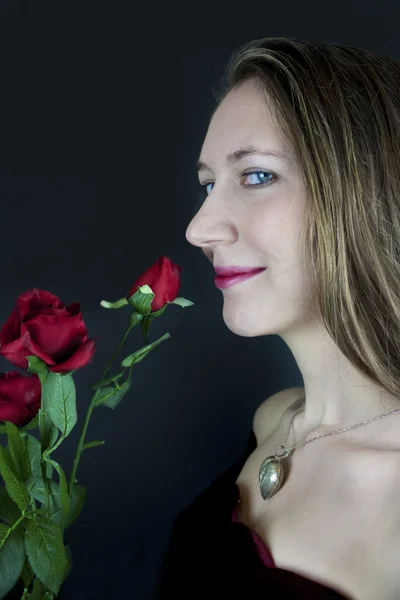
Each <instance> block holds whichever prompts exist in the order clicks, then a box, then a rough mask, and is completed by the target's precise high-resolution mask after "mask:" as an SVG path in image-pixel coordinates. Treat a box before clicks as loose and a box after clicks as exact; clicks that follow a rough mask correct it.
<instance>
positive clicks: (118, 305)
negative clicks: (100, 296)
mask: <svg viewBox="0 0 400 600" xmlns="http://www.w3.org/2000/svg"><path fill="white" fill-rule="evenodd" d="M127 304H128V300H127V299H126V298H120V299H119V300H116V301H115V302H108V301H107V300H102V301H101V302H100V306H102V307H103V308H121V307H122V306H126V305H127Z"/></svg>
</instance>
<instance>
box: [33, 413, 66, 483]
mask: <svg viewBox="0 0 400 600" xmlns="http://www.w3.org/2000/svg"><path fill="white" fill-rule="evenodd" d="M49 423H50V419H49ZM53 427H54V426H53ZM54 431H55V432H56V435H58V430H57V429H56V428H55V427H54ZM26 444H27V450H28V457H29V462H30V466H31V470H30V475H31V477H42V466H41V460H42V450H41V445H40V442H39V440H38V439H36V438H35V437H34V436H33V435H29V434H27V436H26ZM46 476H47V477H48V478H49V479H51V478H52V476H53V467H52V466H51V465H49V464H48V463H46Z"/></svg>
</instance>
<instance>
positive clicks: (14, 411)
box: [0, 400, 29, 426]
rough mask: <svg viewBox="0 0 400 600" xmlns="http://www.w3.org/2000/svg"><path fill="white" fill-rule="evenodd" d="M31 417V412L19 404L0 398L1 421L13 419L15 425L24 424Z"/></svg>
mask: <svg viewBox="0 0 400 600" xmlns="http://www.w3.org/2000/svg"><path fill="white" fill-rule="evenodd" d="M28 417H29V412H28V410H27V409H26V408H24V407H23V406H20V405H19V404H12V403H11V402H7V401H6V400H0V421H11V423H14V425H17V426H20V425H22V424H23V423H24V422H25V421H26V419H27V418H28Z"/></svg>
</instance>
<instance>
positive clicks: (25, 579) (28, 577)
mask: <svg viewBox="0 0 400 600" xmlns="http://www.w3.org/2000/svg"><path fill="white" fill-rule="evenodd" d="M24 553H25V546H24ZM34 576H35V575H34V573H33V571H32V568H31V566H30V564H29V560H28V557H27V556H25V562H24V566H23V567H22V571H21V579H22V583H23V584H24V587H26V588H27V589H29V586H30V585H31V583H32V581H33V578H34ZM29 598H31V596H29Z"/></svg>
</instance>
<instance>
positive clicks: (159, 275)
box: [127, 256, 182, 312]
mask: <svg viewBox="0 0 400 600" xmlns="http://www.w3.org/2000/svg"><path fill="white" fill-rule="evenodd" d="M181 271H182V269H181V267H180V266H179V265H177V264H175V263H173V262H172V261H171V260H170V259H169V258H167V257H166V256H161V258H159V259H158V261H157V262H156V263H155V264H154V265H153V266H152V267H150V268H149V269H147V271H146V272H145V273H143V275H141V276H140V277H139V278H138V279H136V281H135V283H134V284H133V285H132V287H131V289H130V290H129V293H128V296H127V297H128V298H130V297H131V296H133V294H134V293H135V292H136V291H137V289H138V287H139V286H141V285H146V284H147V285H148V286H150V287H151V289H152V290H153V293H154V294H155V295H154V298H153V301H152V303H151V312H155V311H156V310H159V309H160V308H162V307H163V306H165V304H166V303H167V302H172V301H173V300H175V298H176V296H177V294H178V290H179V286H180V284H181V282H180V275H179V273H180V272H181Z"/></svg>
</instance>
